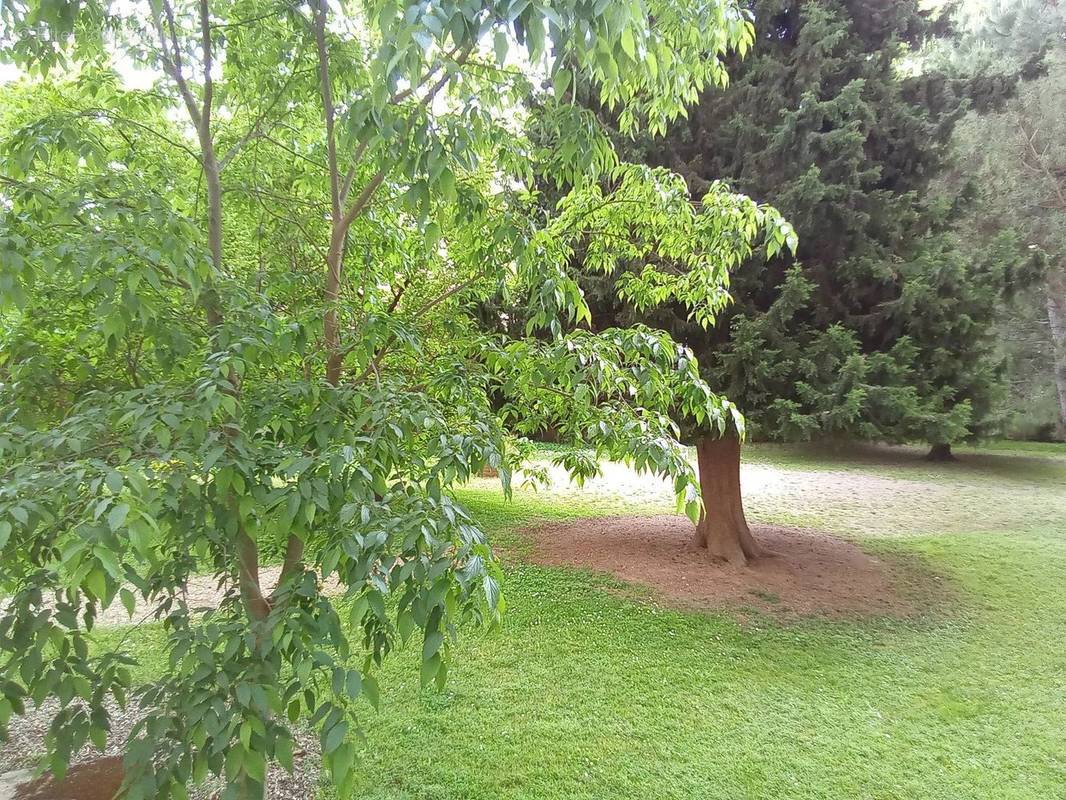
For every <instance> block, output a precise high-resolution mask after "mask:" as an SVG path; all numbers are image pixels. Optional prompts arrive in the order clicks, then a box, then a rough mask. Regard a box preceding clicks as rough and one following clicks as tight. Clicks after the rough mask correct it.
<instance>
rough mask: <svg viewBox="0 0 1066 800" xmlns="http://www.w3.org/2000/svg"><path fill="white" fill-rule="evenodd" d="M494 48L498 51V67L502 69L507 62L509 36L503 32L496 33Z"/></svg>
mask: <svg viewBox="0 0 1066 800" xmlns="http://www.w3.org/2000/svg"><path fill="white" fill-rule="evenodd" d="M493 48H494V49H495V51H496V65H497V66H500V67H502V66H503V65H504V62H506V61H507V48H508V42H507V34H506V33H504V32H503V31H502V30H498V31H496V36H495V37H494V39H493Z"/></svg>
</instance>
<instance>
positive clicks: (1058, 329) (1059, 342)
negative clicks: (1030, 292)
mask: <svg viewBox="0 0 1066 800" xmlns="http://www.w3.org/2000/svg"><path fill="white" fill-rule="evenodd" d="M1047 321H1048V328H1049V329H1050V330H1051V345H1052V347H1053V349H1054V353H1055V389H1056V391H1057V392H1058V395H1059V414H1060V415H1061V417H1062V424H1063V426H1064V427H1066V269H1063V268H1049V270H1048V276H1047Z"/></svg>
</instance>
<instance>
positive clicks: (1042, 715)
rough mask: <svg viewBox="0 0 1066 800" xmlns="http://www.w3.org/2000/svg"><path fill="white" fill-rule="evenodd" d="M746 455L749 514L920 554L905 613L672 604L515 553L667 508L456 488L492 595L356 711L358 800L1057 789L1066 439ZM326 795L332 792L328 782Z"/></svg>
mask: <svg viewBox="0 0 1066 800" xmlns="http://www.w3.org/2000/svg"><path fill="white" fill-rule="evenodd" d="M918 455H919V451H916V450H907V449H862V450H849V451H837V452H833V451H827V450H824V449H820V450H817V451H815V450H811V449H808V448H797V447H774V446H760V447H753V448H750V453H749V454H748V462H749V465H750V466H749V467H748V468H747V472H746V474H745V480H748V479H749V478H750V483H751V484H752V485H753V486H754V487H755V489H754V490H752V491H750V492H749V498H748V503H749V510H750V516H751V517H753V518H754V519H755V520H757V521H760V522H773V523H777V524H802V525H806V526H817V527H821V528H824V529H828V530H832V531H835V532H838V533H840V534H841V535H843V536H846V537H848V538H851V539H853V540H854V541H856V542H858V543H859V544H860V545H861V546H862V547H863V548H865V549H867V550H870V551H871V552H875V553H879V554H888V555H892V554H896V555H903V556H907V557H909V558H912V559H917V560H919V561H920V562H922V563H923V564H924V565H925V567H927V568H928V569H930V570H932V571H933V572H935V573H937V574H938V575H940V576H942V577H943V579H944V581H945V583H946V584H947V586H948V592H947V594H948V595H949V596H950V597H951V598H952V599H951V600H950V601H949V603H948V604H947V605H945V606H942V607H939V608H931V609H929V613H928V614H927V615H926V616H924V617H922V618H920V619H917V620H909V621H905V622H904V621H898V620H888V619H869V620H865V621H861V622H854V621H852V622H841V621H828V620H825V619H806V620H800V621H790V622H785V621H781V620H777V619H772V618H764V617H759V618H754V619H753V618H751V617H749V618H747V620H746V621H744V622H738V621H737V620H736V619H735V618H734V617H732V616H730V615H729V614H726V613H724V612H713V611H712V612H708V613H683V612H679V611H676V610H671V609H670V608H668V607H666V606H665V605H663V604H660V603H658V602H656V601H655V600H654V599H652V598H650V597H645V598H641V597H640V596H639V594H638V597H637V598H636V599H633V598H632V597H629V598H628V599H626V598H624V597H622V596H620V595H619V593H618V592H613V591H611V589H612V586H613V582H612V581H611V580H610V579H608V578H605V577H603V576H598V575H594V574H591V573H588V572H584V571H580V570H565V569H548V568H542V567H537V566H532V565H529V564H527V563H523V560H522V552H523V550H522V546H521V545H522V539H521V534H520V533H519V532H517V529H518V528H519V527H521V526H522V525H527V524H530V523H532V522H535V521H536V520H540V519H546V520H547V519H565V518H575V517H584V516H593V515H607V514H612V513H626V514H633V513H642V512H648V513H654V512H661V511H663V510H665V509H668V508H669V506H670V503H669V499H668V497H667V495H666V493H665V492H661V491H659V490H657V489H654V488H652V489H649V491H648V492H646V493H644V494H639V493H634V492H630V491H621V492H620V491H617V490H612V487H611V486H610V485H609V482H608V483H604V482H598V483H594V484H593V485H592V486H591V487H589V488H588V489H587V490H586V491H584V492H579V491H577V490H574V489H570V488H567V487H562V486H560V487H556V488H554V489H552V490H549V491H543V490H542V491H540V492H538V493H533V492H529V491H521V492H519V493H517V496H516V499H515V502H513V503H511V504H507V503H505V502H504V501H503V500H502V499H500V498H499V497H498V494H497V492H496V491H495V490H494V489H493V488H492V487H491V485H490V484H489V482H484V483H482V482H478V483H476V484H475V485H472V486H470V487H469V488H467V489H466V490H464V493H463V499H464V500H465V501H466V502H467V503H468V505H469V506H470V507H471V508H472V509H473V511H474V512H475V513H476V514H477V515H478V516H479V517H480V519H482V520H483V521H484V522H485V523H486V524H487V525H488V526H489V527H490V529H491V530H492V531H493V532H494V534H495V536H496V539H497V541H498V542H500V543H502V544H503V545H505V547H506V549H507V552H508V553H510V554H511V562H512V563H511V565H510V566H509V567H508V570H507V581H506V584H505V592H506V596H507V602H508V605H509V610H508V613H507V616H506V619H505V622H504V624H503V626H502V627H501V628H500V629H498V630H494V631H478V630H466V631H464V632H463V633H462V635H461V637H460V640H459V643H458V646H457V648H456V653H455V659H454V662H453V665H452V670H451V673H450V679H449V682H448V685H447V686H446V688H445V690H444V691H442V692H438V691H436V690H420V689H419V688H418V671H417V666H416V663H415V658H416V655H417V654H416V653H415V652H414V650H415V648H412V650H411V652H407V653H400V654H397V655H396V656H395V657H394V658H392V660H391V661H390V662H389V663H388V664H387V665H386V667H385V669H384V675H383V676H382V680H381V685H382V710H381V712H380V713H375V712H373V711H372V710H370V709H369V708H368V709H367V714H366V719H365V730H366V735H367V745H366V746H365V748H364V761H363V765H362V768H361V775H362V779H361V785H360V787H359V791H358V793H357V795H356V796H357V797H359V798H368V799H370V798H372V799H373V800H401V799H404V800H415V799H416V798H417V799H418V800H433V799H438V798H439V799H440V800H444V799H445V798H447V799H448V800H460V798H469V799H471V800H473V799H474V798H478V799H479V800H480V799H482V798H484V799H485V800H489V799H490V798H531V799H532V798H544V799H545V800H547V799H548V798H559V799H560V800H561V799H562V798H567V799H570V798H590V799H591V798H596V799H597V800H599V799H603V800H608V799H610V800H615V799H616V798H633V799H634V800H637V799H638V798H639V799H640V800H644V799H645V798H679V799H680V798H722V799H723V800H724V799H725V798H730V799H731V800H732V799H733V798H775V799H777V798H790V799H792V798H795V799H796V800H799V799H801V798H802V799H803V800H807V799H810V800H814V798H833V799H834V800H835V799H836V798H870V799H871V800H872V799H873V798H878V799H885V800H887V799H888V798H899V799H900V800H903V799H904V798H906V799H907V800H911V799H917V798H930V799H932V798H942V799H943V800H949V799H950V800H956V799H957V798H989V799H990V800H992V799H994V800H1014V799H1020V798H1027V799H1030V798H1031V799H1033V800H1037V799H1040V800H1043V799H1044V798H1066V447H1058V448H1055V447H1045V446H1040V447H1037V448H1033V449H1026V448H1024V447H1020V446H1013V447H1010V448H1005V447H1004V448H995V449H991V448H986V449H981V450H962V451H960V455H961V457H962V459H963V460H962V461H961V462H960V463H957V464H949V465H943V464H936V465H933V464H928V463H925V462H923V461H921V460H920V459H919V458H918ZM321 796H322V797H323V798H331V797H333V794H332V792H331V790H330V789H328V788H326V789H323V790H322V795H321Z"/></svg>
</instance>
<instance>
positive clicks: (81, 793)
mask: <svg viewBox="0 0 1066 800" xmlns="http://www.w3.org/2000/svg"><path fill="white" fill-rule="evenodd" d="M123 775H124V773H123V770H122V757H121V756H107V757H105V758H98V759H95V760H93V761H87V762H85V763H82V764H78V765H76V766H73V767H71V768H70V770H69V772H67V776H66V778H64V779H63V780H61V781H56V780H55V779H54V778H52V776H51V775H45V776H43V777H41V778H38V779H37V780H35V781H31V782H30V783H26V784H23V785H22V786H20V787H18V789H16V790H15V800H113V798H114V797H115V795H117V794H118V790H119V788H120V787H121V786H122V778H123Z"/></svg>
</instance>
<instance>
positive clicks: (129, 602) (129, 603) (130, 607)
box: [118, 586, 137, 619]
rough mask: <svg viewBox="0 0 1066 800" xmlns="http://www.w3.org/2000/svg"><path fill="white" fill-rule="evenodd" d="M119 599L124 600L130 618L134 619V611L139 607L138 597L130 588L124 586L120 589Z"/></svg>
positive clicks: (124, 606)
mask: <svg viewBox="0 0 1066 800" xmlns="http://www.w3.org/2000/svg"><path fill="white" fill-rule="evenodd" d="M118 596H119V600H121V601H122V606H123V608H125V609H126V613H127V614H129V617H130V619H133V614H134V611H135V610H136V608H137V597H136V595H134V594H133V592H131V591H130V590H129V589H127V588H126V587H125V586H123V587H122V588H121V589H119V590H118Z"/></svg>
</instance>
